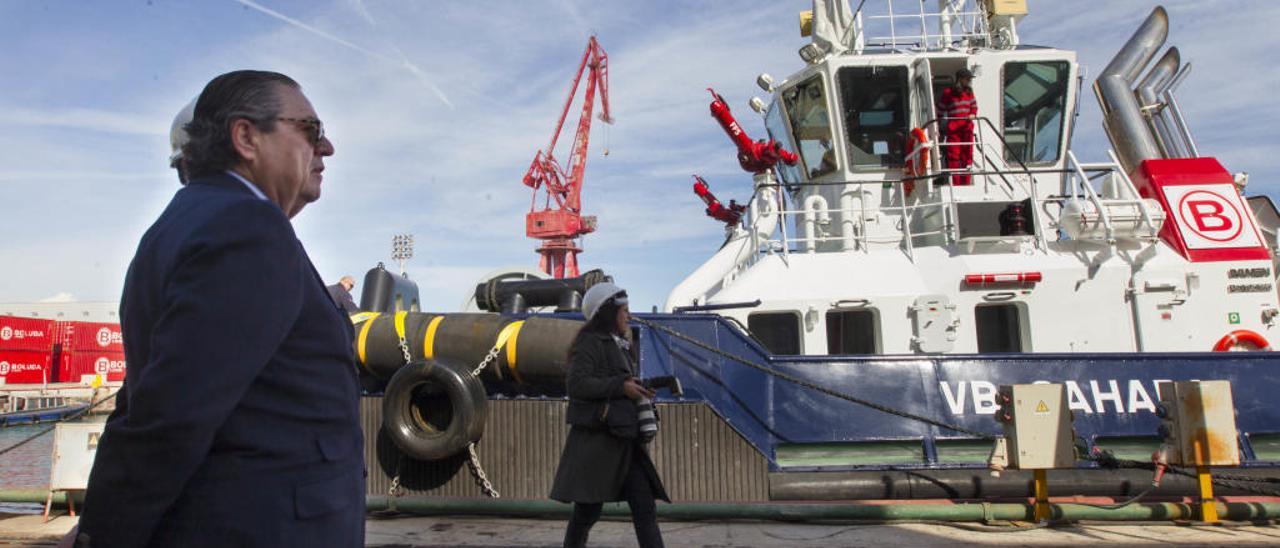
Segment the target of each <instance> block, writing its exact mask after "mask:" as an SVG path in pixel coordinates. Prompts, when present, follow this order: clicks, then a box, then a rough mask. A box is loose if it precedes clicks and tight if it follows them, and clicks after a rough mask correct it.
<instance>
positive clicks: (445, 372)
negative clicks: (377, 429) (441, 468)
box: [382, 359, 489, 461]
mask: <svg viewBox="0 0 1280 548" xmlns="http://www.w3.org/2000/svg"><path fill="white" fill-rule="evenodd" d="M488 401H489V400H488V399H487V398H486V397H485V390H484V384H483V383H481V382H480V379H478V378H476V377H475V376H473V375H472V374H471V370H470V368H468V367H467V366H466V365H465V364H463V363H459V362H457V361H454V360H448V359H436V360H417V361H412V362H410V363H409V364H407V365H405V366H404V367H401V368H399V370H397V371H396V372H395V374H394V375H392V377H391V382H389V383H387V389H386V392H385V393H384V394H383V398H382V425H383V429H384V431H385V432H386V434H387V436H388V437H389V438H390V439H391V441H392V443H394V444H395V445H396V447H399V448H400V450H401V451H403V452H404V454H405V455H406V456H408V457H410V458H414V459H418V460H427V461H435V460H441V459H445V458H448V457H451V456H453V455H456V454H458V453H459V452H461V451H463V450H465V449H466V448H467V446H468V445H470V444H472V443H475V442H478V441H480V436H481V435H483V434H484V424H485V416H486V415H487V414H488Z"/></svg>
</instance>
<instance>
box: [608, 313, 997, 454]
mask: <svg viewBox="0 0 1280 548" xmlns="http://www.w3.org/2000/svg"><path fill="white" fill-rule="evenodd" d="M631 319H632V321H634V322H636V323H638V324H640V325H644V326H646V327H648V328H649V329H653V330H656V331H661V332H663V333H666V334H667V335H670V336H672V337H675V338H677V339H680V340H682V341H685V342H687V343H689V344H692V345H694V346H697V347H699V348H702V349H703V350H706V351H708V352H711V353H713V354H716V355H718V356H720V357H723V358H727V359H730V360H733V361H735V362H738V363H740V364H743V365H745V366H747V367H750V368H752V369H756V370H758V371H761V372H763V373H765V374H767V375H771V376H774V377H777V378H779V379H782V380H784V381H787V382H789V383H792V384H795V385H798V386H801V387H803V388H808V389H810V390H813V391H816V392H820V393H822V394H826V395H828V396H831V397H833V398H837V399H841V400H845V401H847V402H851V403H856V404H858V405H861V406H864V407H870V408H871V409H875V410H876V411H880V412H883V413H888V414H890V415H895V416H898V417H902V418H905V419H911V420H914V421H919V422H923V423H925V424H930V425H933V426H937V427H939V428H945V429H947V430H953V431H956V432H960V433H961V434H968V435H970V436H974V437H976V438H981V439H984V440H994V439H996V438H997V437H999V436H996V435H995V434H988V433H986V432H979V431H977V430H970V429H968V428H965V427H963V426H957V425H954V424H948V423H945V422H942V421H938V420H935V419H931V418H928V417H922V416H920V415H914V414H911V413H907V412H906V411H900V410H897V409H894V408H892V407H888V406H885V405H881V404H878V403H875V402H871V401H867V400H864V399H861V398H857V397H854V396H850V395H848V394H845V393H843V392H837V391H835V390H832V389H830V388H827V387H825V386H821V385H817V384H814V383H811V382H808V381H806V380H804V379H801V378H799V377H793V376H791V375H788V374H786V373H783V372H781V371H775V370H773V369H770V368H768V367H765V366H763V365H760V364H758V363H755V362H752V361H751V360H748V359H746V358H743V357H740V356H735V355H733V354H730V353H728V352H725V351H723V350H720V349H719V348H715V347H713V346H711V345H708V344H706V343H704V342H702V341H700V340H697V339H695V338H692V337H689V336H687V335H684V334H682V333H679V332H677V331H675V330H673V329H670V328H667V327H664V326H661V325H657V324H655V323H653V322H650V321H648V320H643V319H640V318H637V317H635V316H632V317H631Z"/></svg>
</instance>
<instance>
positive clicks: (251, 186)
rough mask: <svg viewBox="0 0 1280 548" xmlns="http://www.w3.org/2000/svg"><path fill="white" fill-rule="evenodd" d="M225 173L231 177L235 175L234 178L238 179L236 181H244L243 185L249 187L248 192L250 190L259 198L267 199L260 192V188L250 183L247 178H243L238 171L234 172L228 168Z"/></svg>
mask: <svg viewBox="0 0 1280 548" xmlns="http://www.w3.org/2000/svg"><path fill="white" fill-rule="evenodd" d="M227 175H230V176H232V177H235V178H236V180H238V181H240V182H242V183H244V186H246V187H248V188H249V192H252V193H253V195H254V196H257V197H258V199H259V200H266V199H267V195H266V194H263V193H262V189H259V188H258V187H257V186H256V185H254V184H253V183H250V182H249V180H248V179H245V178H244V177H243V176H241V175H240V174H239V173H236V172H235V171H232V170H230V169H228V170H227Z"/></svg>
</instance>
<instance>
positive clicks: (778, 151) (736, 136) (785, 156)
mask: <svg viewBox="0 0 1280 548" xmlns="http://www.w3.org/2000/svg"><path fill="white" fill-rule="evenodd" d="M707 91H710V92H711V97H712V98H713V99H714V100H713V101H711V116H712V117H714V118H715V119H716V121H717V122H720V127H722V128H724V132H725V133H726V134H728V135H729V139H730V140H732V141H733V144H735V145H737V147H738V163H739V164H740V165H742V169H745V170H747V171H750V172H751V173H759V172H761V171H767V170H769V169H771V168H773V166H775V165H777V163H778V162H779V161H781V162H783V163H785V164H787V165H789V166H793V165H796V161H797V160H799V159H800V158H799V157H797V156H796V155H795V154H794V153H792V152H788V151H787V150H786V149H784V148H782V145H781V144H779V143H778V142H777V141H774V140H772V139H769V140H767V141H766V140H765V139H760V140H759V141H752V140H751V138H750V137H748V136H747V132H746V131H743V129H742V126H740V125H738V121H737V120H735V119H734V118H733V114H731V113H730V112H729V104H728V103H726V102H724V98H723V97H721V96H720V95H719V94H718V93H716V91H715V90H714V89H711V88H707Z"/></svg>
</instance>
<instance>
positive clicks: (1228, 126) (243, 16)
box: [0, 0, 1280, 311]
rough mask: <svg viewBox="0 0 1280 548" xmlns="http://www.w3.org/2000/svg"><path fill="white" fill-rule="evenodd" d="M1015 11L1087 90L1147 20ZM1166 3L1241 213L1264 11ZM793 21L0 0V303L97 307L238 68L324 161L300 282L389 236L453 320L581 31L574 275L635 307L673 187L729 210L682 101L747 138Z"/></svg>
mask: <svg viewBox="0 0 1280 548" xmlns="http://www.w3.org/2000/svg"><path fill="white" fill-rule="evenodd" d="M1028 3H1029V4H1030V7H1031V10H1032V13H1031V15H1030V16H1028V17H1027V19H1026V20H1024V21H1023V23H1022V25H1021V26H1020V34H1021V36H1022V39H1023V42H1024V43H1031V44H1041V45H1052V46H1056V47H1060V48H1063V49H1074V50H1077V51H1078V52H1079V54H1080V62H1081V63H1082V64H1084V65H1085V66H1086V67H1087V68H1088V71H1089V74H1090V75H1096V73H1097V72H1098V71H1099V70H1101V68H1102V67H1103V66H1105V64H1106V63H1107V61H1108V60H1109V59H1110V57H1111V56H1112V55H1113V54H1114V53H1115V51H1116V50H1117V49H1118V48H1119V47H1120V45H1121V44H1122V43H1123V41H1124V40H1125V38H1127V37H1128V35H1129V34H1130V33H1131V32H1132V31H1133V29H1134V28H1135V27H1136V26H1137V25H1138V24H1139V23H1140V22H1141V20H1142V18H1143V17H1145V15H1146V14H1147V13H1148V12H1149V11H1150V9H1151V7H1152V6H1153V5H1154V3H1152V2H1139V1H1125V2H1114V1H1101V0H1096V1H1095V0H1089V1H1071V2H1051V1H1049V0H1029V2H1028ZM1164 4H1165V5H1166V7H1167V8H1168V9H1169V12H1170V17H1171V21H1172V25H1171V31H1170V37H1169V42H1168V43H1169V44H1175V45H1177V46H1179V48H1180V49H1181V50H1182V55H1183V59H1184V61H1190V62H1191V63H1192V64H1193V69H1192V74H1191V76H1190V79H1189V80H1188V81H1187V82H1186V83H1185V84H1184V85H1183V87H1182V89H1181V90H1180V94H1179V97H1180V102H1181V104H1182V106H1183V108H1184V111H1185V114H1186V115H1187V118H1188V120H1189V123H1190V125H1191V128H1192V130H1193V131H1194V132H1195V136H1196V139H1197V142H1198V143H1199V145H1200V148H1201V152H1202V153H1203V154H1205V155H1210V156H1216V157H1218V158H1219V160H1220V161H1222V163H1223V164H1224V165H1225V166H1226V167H1227V169H1228V170H1231V171H1233V172H1236V171H1247V172H1249V173H1250V177H1251V178H1250V186H1249V189H1248V190H1249V193H1251V194H1260V193H1266V194H1271V195H1273V196H1275V195H1280V168H1277V167H1276V164H1275V162H1274V161H1273V157H1274V156H1275V155H1276V153H1277V152H1278V151H1280V146H1278V145H1280V132H1277V130H1276V128H1277V125H1278V124H1280V106H1278V104H1277V102H1276V100H1275V99H1274V95H1275V90H1276V89H1277V88H1278V87H1280V76H1277V75H1276V72H1275V70H1274V62H1273V61H1272V59H1273V58H1274V55H1275V52H1276V51H1278V50H1280V37H1277V36H1276V33H1275V32H1274V30H1273V28H1271V23H1272V22H1273V21H1276V20H1280V2H1274V1H1270V0H1229V1H1228V0H1222V1H1215V2H1203V1H1193V0H1177V1H1170V2H1165V3H1164ZM809 7H810V3H809V2H804V1H795V2H781V1H780V2H739V1H732V2H731V1H727V0H720V1H704V2H669V1H656V2H621V1H613V0H606V1H574V0H561V1H556V2H541V1H534V2H516V1H493V2H425V1H423V2H407V1H392V0H363V1H360V0H328V1H325V0H314V1H302V0H289V1H283V0H252V1H250V0H216V1H215V0H206V1H200V2H179V1H174V0H150V1H145V0H131V1H127V2H126V1H113V2H77V1H71V0H48V1H37V0H0V51H3V52H4V54H3V55H0V74H3V75H4V78H3V79H0V200H2V201H3V203H4V204H5V205H6V207H4V215H3V218H2V220H0V231H2V232H3V235H2V236H0V242H3V243H0V264H3V265H5V267H6V268H5V276H4V278H5V282H4V283H3V284H0V302H15V301H37V300H44V299H75V300H86V301H89V300H96V301H101V300H107V301H110V300H115V299H117V298H118V296H119V293H120V288H121V285H122V282H123V279H124V273H125V270H126V268H127V266H128V261H129V259H130V257H131V256H132V254H133V250H134V248H135V246H136V244H137V241H138V238H139V236H141V234H142V232H143V231H144V230H145V229H146V227H147V226H148V225H149V224H150V223H151V221H152V220H154V218H155V216H156V215H158V213H159V212H160V210H161V209H162V208H163V207H164V204H165V203H167V201H168V200H169V198H170V197H171V196H172V194H173V192H174V191H176V190H177V188H178V186H177V183H176V180H175V178H174V176H173V173H172V172H171V171H169V170H168V168H167V156H168V152H169V151H168V135H167V132H168V127H169V123H170V121H171V120H172V117H173V114H174V113H175V112H176V111H177V110H178V109H179V108H180V107H181V106H182V105H183V104H185V103H186V102H187V101H189V100H190V99H191V98H192V97H193V96H195V95H196V94H197V93H198V92H199V90H200V89H201V87H203V85H204V83H205V82H207V81H208V80H209V79H210V78H212V77H213V76H215V75H217V74H220V73H222V72H226V71H229V70H234V69H240V68H260V69H269V70H278V71H281V72H284V73H286V74H289V75H291V76H293V77H294V78H295V79H297V80H298V81H299V82H300V83H301V84H302V85H303V88H304V91H305V92H306V93H307V95H308V96H309V97H310V98H311V100H312V103H313V104H314V105H315V106H316V109H317V111H318V112H319V114H320V116H321V117H322V118H323V119H324V121H325V124H326V130H327V132H328V133H329V134H330V135H331V136H332V139H333V141H334V143H335V145H336V148H337V154H336V155H335V156H334V157H333V158H331V159H329V161H328V163H327V164H328V166H329V169H328V170H327V171H326V173H325V175H326V178H325V182H324V195H323V197H322V199H321V200H320V202H318V203H315V204H312V205H311V206H309V207H308V208H307V209H306V210H305V211H304V212H303V213H302V214H301V215H299V216H298V218H296V219H295V221H294V222H295V226H296V227H297V231H298V234H299V236H300V238H301V239H302V241H303V242H304V244H305V245H306V247H307V249H308V250H309V252H310V254H311V257H312V259H313V261H314V262H315V263H316V266H317V268H318V269H319V270H320V272H321V274H322V275H323V276H324V277H325V278H327V279H329V280H336V279H337V278H338V277H339V276H341V275H343V274H354V275H356V277H357V279H359V278H360V276H361V275H362V274H363V272H364V271H365V270H366V269H368V268H369V267H371V266H373V265H374V264H376V263H377V262H379V261H386V262H388V263H390V262H391V261H390V257H389V255H390V240H391V236H392V235H393V234H395V233H399V232H411V233H413V234H415V235H416V239H417V250H416V256H415V258H414V259H413V260H412V261H411V262H410V267H409V272H410V276H411V277H412V278H414V279H415V280H417V281H418V283H419V284H420V286H421V288H422V293H423V302H424V305H425V308H428V309H432V310H440V311H448V310H455V309H457V308H458V307H459V306H460V305H461V303H462V302H463V301H464V300H465V298H466V296H467V295H468V293H469V291H470V290H471V288H473V287H474V286H473V285H472V284H474V283H475V282H476V281H477V280H478V279H479V278H480V277H481V276H482V275H483V274H485V273H486V272H489V271H491V270H494V269H496V268H500V267H534V266H536V261H537V256H536V255H535V254H534V253H533V248H534V247H535V243H534V242H533V241H532V240H529V239H527V238H526V237H525V236H524V215H525V213H527V212H528V208H529V203H530V192H529V189H528V188H527V187H525V186H523V185H522V184H521V183H520V179H521V176H522V175H523V174H524V171H525V169H526V168H527V167H528V164H529V161H530V160H531V159H532V157H533V155H534V153H535V152H536V151H537V150H538V149H540V148H542V147H544V146H546V143H547V140H548V139H549V137H550V133H551V129H552V125H553V123H554V122H555V118H556V116H557V115H558V114H559V110H560V107H561V105H562V102H563V101H564V96H565V94H566V93H567V91H568V86H569V82H570V78H571V77H572V71H573V70H574V69H575V68H576V63H577V61H578V59H579V58H580V56H581V54H582V50H583V48H584V46H585V45H586V41H587V37H588V36H589V35H591V34H592V33H595V34H597V36H598V37H599V40H600V42H601V44H602V45H603V46H604V48H605V50H606V51H607V52H608V53H609V63H610V100H611V106H612V109H613V114H614V117H615V118H616V119H617V123H616V124H615V125H614V126H612V127H609V128H608V129H606V128H605V126H603V125H601V124H599V123H597V124H595V126H594V128H593V131H592V146H591V147H592V151H591V154H590V158H589V160H588V164H587V174H586V179H587V183H586V189H585V191H584V198H583V204H584V210H585V213H587V214H594V215H597V216H599V218H600V229H599V231H598V232H597V233H595V234H591V235H589V236H587V238H586V241H585V248H586V253H584V254H583V255H582V256H581V262H582V264H583V266H584V268H597V267H598V268H604V269H605V270H606V271H607V272H609V273H611V274H613V275H614V276H615V277H616V278H617V280H618V282H619V283H620V284H622V285H624V286H625V287H628V288H629V289H630V290H631V294H632V296H633V301H634V302H635V303H636V305H635V308H636V309H639V310H648V309H649V308H650V307H651V306H653V305H661V304H662V302H663V301H665V298H666V294H667V292H668V291H669V290H670V288H671V287H673V286H674V285H675V284H676V283H677V282H678V281H679V280H680V279H681V278H682V277H684V276H685V275H686V274H688V273H689V272H691V271H692V270H693V269H694V268H696V267H697V266H698V264H700V263H701V261H702V260H703V259H705V258H706V257H708V256H709V255H710V254H711V253H712V252H714V251H715V249H716V248H717V246H718V245H719V243H720V240H721V238H722V230H721V227H720V225H719V223H716V222H714V221H711V220H710V219H708V218H706V217H705V216H703V214H702V204H701V202H700V201H699V200H698V199H697V198H696V197H695V196H694V195H693V193H692V192H691V191H690V184H691V182H692V180H691V178H690V174H692V173H698V174H701V175H703V176H704V177H706V178H707V179H708V180H709V181H710V182H711V184H712V186H713V190H714V191H715V192H716V193H717V195H719V196H720V197H721V198H722V199H724V200H726V201H727V200H728V199H730V198H736V199H739V200H743V199H745V198H746V197H748V195H749V192H750V176H749V175H748V174H747V173H745V172H743V171H741V170H740V169H739V168H738V167H737V162H736V161H735V159H734V151H733V149H732V148H731V146H730V144H729V142H728V140H727V139H726V138H725V137H724V135H723V133H721V131H720V129H719V127H718V126H716V124H715V123H714V122H713V121H712V119H711V118H710V116H709V115H708V113H707V103H708V95H707V93H706V91H705V88H706V87H709V86H710V87H714V88H716V90H717V91H719V92H720V93H721V94H723V95H724V96H725V97H726V99H728V100H729V101H730V104H731V105H732V106H733V108H734V112H735V114H737V115H738V116H739V118H740V120H741V121H742V123H743V125H744V127H745V128H746V129H747V130H748V132H750V133H751V135H752V136H753V137H757V136H761V135H763V124H762V123H761V122H760V120H759V119H758V118H757V117H755V116H754V115H752V114H751V112H750V110H748V109H747V108H746V100H747V99H748V98H750V97H751V96H752V95H758V94H760V92H759V90H758V89H757V88H756V87H755V85H754V80H755V76H756V75H757V74H759V73H761V72H768V73H770V74H773V75H774V76H775V78H776V79H779V80H780V79H782V78H783V77H785V76H786V75H788V74H790V73H792V72H794V71H796V70H798V69H799V68H800V67H801V65H802V62H801V60H800V59H799V57H798V56H796V54H795V51H796V50H797V49H798V48H799V47H800V46H802V45H804V44H805V43H806V42H807V39H805V38H801V37H800V36H799V33H798V31H797V23H796V21H797V13H798V12H799V11H801V10H805V9H809ZM268 11H270V12H273V13H275V14H279V15H283V16H284V17H287V18H289V19H291V20H292V21H293V22H290V21H285V20H283V19H282V18H280V17H278V16H275V15H272V14H270V13H267V12H268ZM1081 99H1082V110H1081V116H1080V120H1079V123H1080V125H1079V126H1078V128H1077V131H1076V140H1075V147H1074V148H1075V150H1076V153H1077V155H1079V156H1080V157H1081V158H1082V159H1084V160H1090V159H1100V158H1103V157H1104V155H1105V150H1106V148H1107V147H1108V145H1107V143H1106V140H1105V138H1104V137H1103V134H1102V132H1101V130H1100V127H1099V122H1098V108H1097V104H1096V101H1095V100H1094V98H1093V96H1092V93H1091V92H1088V91H1086V93H1084V94H1082V95H1081ZM571 124H572V122H569V123H567V124H566V125H567V126H568V125H571ZM566 135H567V134H566ZM569 140H570V137H562V145H561V148H560V149H559V150H558V151H557V152H558V156H560V157H561V158H562V160H563V159H567V156H568V152H567V151H566V150H565V149H564V146H565V145H567V144H568V142H569ZM606 142H607V143H608V148H609V155H608V156H607V157H606V156H604V155H603V153H602V152H603V148H604V145H605V143H606Z"/></svg>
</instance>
